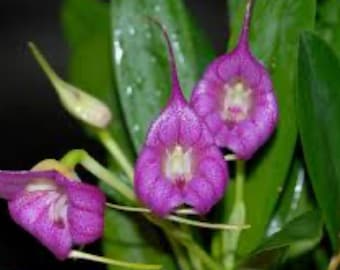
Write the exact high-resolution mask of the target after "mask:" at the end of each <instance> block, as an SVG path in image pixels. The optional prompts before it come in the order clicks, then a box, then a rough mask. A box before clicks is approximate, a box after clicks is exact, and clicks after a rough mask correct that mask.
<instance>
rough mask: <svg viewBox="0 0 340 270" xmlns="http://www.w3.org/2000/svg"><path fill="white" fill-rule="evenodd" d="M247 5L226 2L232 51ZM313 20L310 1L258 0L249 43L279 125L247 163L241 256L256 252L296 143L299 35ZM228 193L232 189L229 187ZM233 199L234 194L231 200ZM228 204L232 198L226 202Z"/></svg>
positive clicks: (310, 25)
mask: <svg viewBox="0 0 340 270" xmlns="http://www.w3.org/2000/svg"><path fill="white" fill-rule="evenodd" d="M245 3H246V1H239V0H231V1H229V4H230V5H229V6H230V9H229V10H230V14H231V42H230V48H233V47H234V46H235V43H236V40H237V38H238V34H239V31H240V28H241V21H242V18H243V14H244V10H245ZM314 18H315V1H314V0H300V1H296V0H276V1H270V0H257V1H256V3H255V8H254V13H253V19H252V25H251V35H250V45H251V48H252V50H253V52H254V55H255V56H256V57H257V58H258V59H260V60H261V61H262V62H263V63H264V65H265V66H266V67H267V69H268V70H269V72H270V74H271V78H272V80H273V83H274V88H275V93H276V95H277V98H278V103H279V111H280V116H279V125H278V127H277V130H276V133H275V135H274V136H273V138H272V139H271V140H270V141H269V142H268V143H267V144H266V146H265V147H264V149H262V151H261V152H260V153H258V154H257V155H255V156H254V158H253V160H252V161H251V162H250V164H247V165H248V168H249V172H248V176H247V183H246V185H245V201H246V208H247V223H249V224H251V226H252V227H251V229H249V230H247V231H246V232H244V233H242V236H241V241H240V245H239V253H240V254H241V255H244V254H246V253H249V252H250V251H251V250H252V249H254V248H255V247H256V246H257V245H258V244H259V242H260V240H261V239H262V237H263V236H264V233H265V229H266V227H267V225H268V223H269V220H270V216H271V214H272V212H273V210H274V207H275V205H276V203H277V200H278V198H279V192H278V190H280V188H281V187H282V186H283V184H284V180H285V178H286V175H287V171H288V168H289V164H290V162H291V158H292V155H293V150H294V146H295V142H296V136H297V129H296V120H295V106H294V86H295V71H296V59H297V45H298V36H299V34H300V32H301V30H303V29H311V28H312V27H313V24H314ZM230 190H231V192H232V190H233V187H231V189H230ZM229 197H230V198H232V197H233V196H229ZM230 202H232V200H230Z"/></svg>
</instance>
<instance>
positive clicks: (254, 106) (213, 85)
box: [190, 0, 278, 159]
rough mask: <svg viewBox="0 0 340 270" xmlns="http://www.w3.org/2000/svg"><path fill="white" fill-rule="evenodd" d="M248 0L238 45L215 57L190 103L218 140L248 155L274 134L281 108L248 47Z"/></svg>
mask: <svg viewBox="0 0 340 270" xmlns="http://www.w3.org/2000/svg"><path fill="white" fill-rule="evenodd" d="M252 6H253V1H252V0H249V1H248V4H247V10H246V14H245V18H244V23H243V28H242V33H241V36H240V39H239V42H238V45H237V47H236V48H235V49H234V50H233V51H232V52H231V53H229V54H226V55H222V56H220V57H218V58H217V59H215V60H214V61H213V62H212V64H211V65H210V66H209V67H208V68H207V70H206V71H205V74H204V75H203V78H202V79H201V80H200V81H199V83H198V84H197V86H196V87H195V89H194V91H193V94H192V97H191V102H190V104H191V105H192V107H193V108H194V110H195V112H196V113H197V114H198V115H199V116H200V117H201V118H202V119H203V120H204V121H205V123H206V124H207V126H208V128H209V130H210V131H211V133H212V134H213V137H214V139H215V143H216V144H217V145H218V146H220V147H227V148H229V149H231V150H232V151H233V152H234V153H235V154H236V155H237V157H238V158H240V159H249V158H251V157H252V155H253V154H254V153H255V152H256V151H257V149H258V148H259V147H260V146H262V145H263V144H264V143H265V141H266V140H267V139H268V138H269V136H270V135H271V134H272V132H273V130H274V128H275V126H276V123H277V119H278V108H277V103H276V98H275V96H274V93H273V85H272V82H271V80H270V77H269V74H268V72H267V71H266V69H265V68H264V67H263V66H262V65H261V63H260V62H259V61H257V60H256V58H255V57H254V56H253V55H252V53H251V51H250V48H249V40H248V36H249V25H250V19H251V18H250V17H251V11H252Z"/></svg>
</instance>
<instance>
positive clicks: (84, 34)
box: [62, 0, 132, 159]
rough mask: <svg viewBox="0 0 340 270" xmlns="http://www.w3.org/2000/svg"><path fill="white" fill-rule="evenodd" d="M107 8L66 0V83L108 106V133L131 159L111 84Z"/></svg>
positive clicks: (63, 18)
mask: <svg viewBox="0 0 340 270" xmlns="http://www.w3.org/2000/svg"><path fill="white" fill-rule="evenodd" d="M109 15H110V13H109V5H108V4H105V3H103V2H99V1H92V0H67V1H65V2H64V5H63V8H62V23H63V28H64V32H65V36H66V39H67V42H68V44H69V45H70V49H71V53H70V58H69V79H70V81H71V82H72V83H74V84H75V85H76V86H78V87H80V88H82V89H83V90H85V91H88V92H89V93H91V94H92V95H94V96H96V97H98V98H99V99H101V100H102V101H104V102H105V103H106V104H108V105H109V106H110V109H111V111H112V115H113V120H112V124H111V125H110V131H111V133H112V135H113V136H114V138H115V139H116V140H117V141H118V143H119V144H120V145H121V146H122V148H123V149H124V151H125V153H126V154H127V155H129V156H130V158H131V159H132V151H131V150H130V149H131V146H130V142H129V137H128V132H127V130H126V129H125V126H124V122H123V117H122V114H121V109H120V104H119V102H118V99H117V93H116V89H115V86H114V84H113V73H112V65H111V53H110V20H109Z"/></svg>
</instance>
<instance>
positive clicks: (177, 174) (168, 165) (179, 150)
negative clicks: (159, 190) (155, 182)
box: [164, 145, 192, 182]
mask: <svg viewBox="0 0 340 270" xmlns="http://www.w3.org/2000/svg"><path fill="white" fill-rule="evenodd" d="M191 152H192V151H191V149H189V150H187V151H184V149H183V147H182V146H180V145H176V146H175V147H174V148H173V149H172V150H171V151H167V153H166V157H165V163H164V171H165V176H166V177H167V178H168V179H170V180H171V181H173V182H187V181H189V180H190V179H191V176H192V174H191V171H192V153H191Z"/></svg>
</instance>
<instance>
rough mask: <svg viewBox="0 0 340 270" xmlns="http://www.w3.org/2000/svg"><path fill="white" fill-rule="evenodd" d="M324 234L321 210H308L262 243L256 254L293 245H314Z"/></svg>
mask: <svg viewBox="0 0 340 270" xmlns="http://www.w3.org/2000/svg"><path fill="white" fill-rule="evenodd" d="M321 236H322V219H321V215H320V213H319V211H308V212H307V213H305V214H303V215H300V216H298V217H296V218H295V219H293V220H291V221H290V222H289V223H288V224H286V225H285V226H284V227H283V228H282V230H280V231H279V232H277V233H275V234H273V235H272V236H271V237H270V238H268V239H267V240H266V241H265V242H264V243H263V244H261V245H260V246H259V247H258V248H257V249H256V251H255V252H254V254H260V253H263V252H268V251H270V250H274V249H282V248H288V247H291V246H292V245H295V247H297V245H299V246H303V245H309V246H314V245H315V244H316V243H318V242H319V241H320V239H321Z"/></svg>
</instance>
